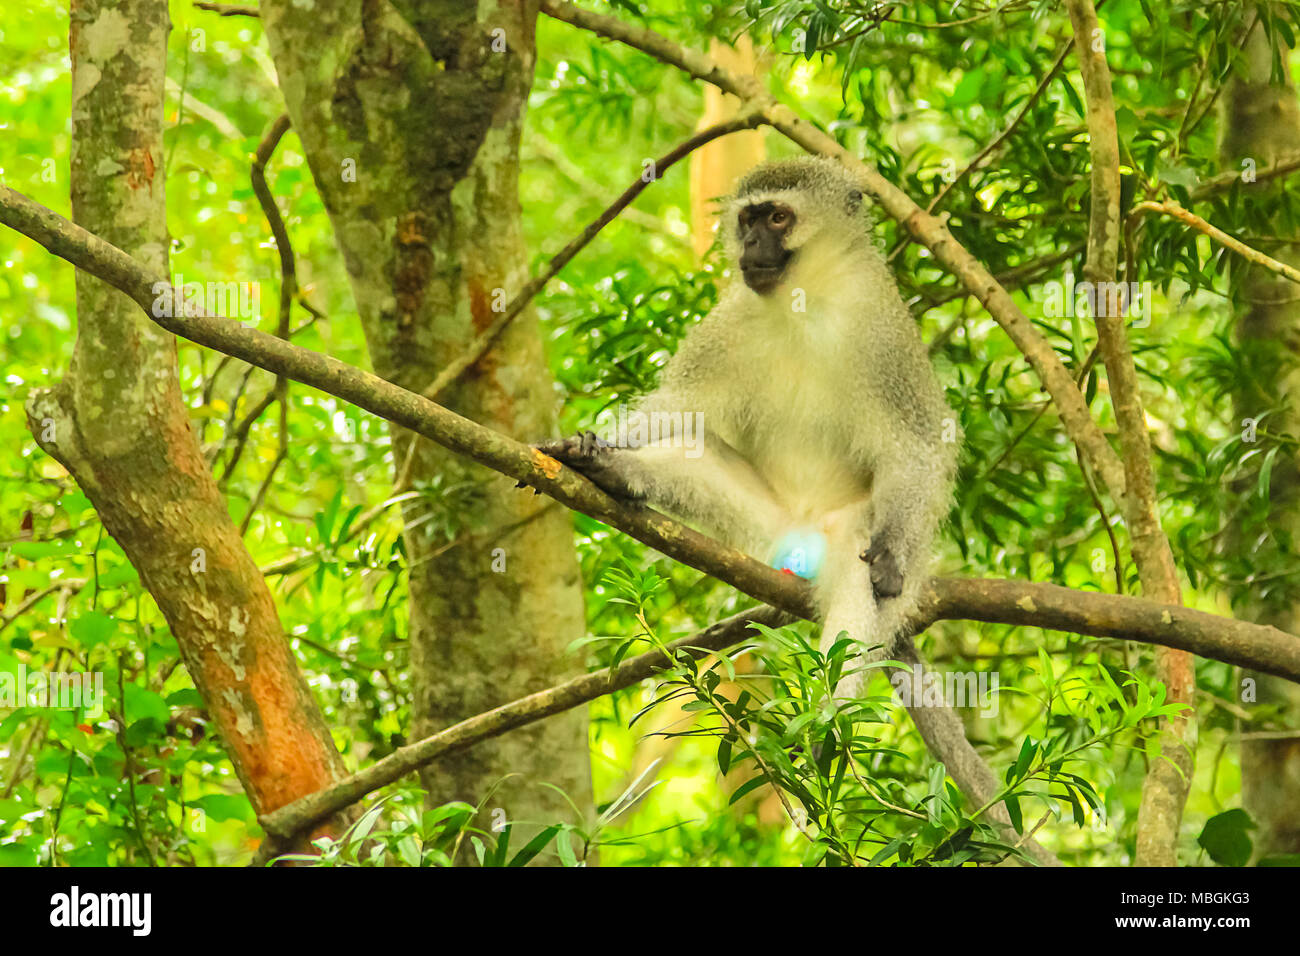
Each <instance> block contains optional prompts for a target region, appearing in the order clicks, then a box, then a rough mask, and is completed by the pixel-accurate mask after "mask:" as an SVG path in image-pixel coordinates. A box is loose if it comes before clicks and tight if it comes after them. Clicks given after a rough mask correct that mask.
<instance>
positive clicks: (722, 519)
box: [536, 432, 790, 560]
mask: <svg viewBox="0 0 1300 956" xmlns="http://www.w3.org/2000/svg"><path fill="white" fill-rule="evenodd" d="M679 444H680V443H676V442H673V441H671V440H668V441H665V442H661V443H658V444H651V445H646V446H644V447H640V448H618V447H615V446H613V445H611V444H609V443H608V442H605V441H603V440H602V439H600V438H597V437H596V435H594V434H593V433H591V432H585V433H583V434H581V435H576V436H574V437H572V438H561V439H556V440H553V441H547V442H542V443H540V444H539V445H537V446H536V447H537V448H538V450H539V451H542V452H544V453H546V454H548V455H550V456H551V457H553V458H556V459H559V460H560V461H562V462H564V463H565V464H566V465H568V466H569V467H570V468H573V469H574V470H575V471H579V472H582V474H584V475H586V476H587V477H588V478H590V479H591V480H592V482H594V483H595V484H597V485H599V486H600V487H601V488H603V489H604V490H605V491H608V492H609V493H610V494H612V495H614V496H615V497H619V498H625V499H631V500H634V501H644V502H645V503H647V504H649V505H650V506H652V507H655V508H659V509H662V510H663V511H666V512H668V513H670V514H672V515H673V516H674V517H677V518H680V519H681V520H683V521H686V522H688V523H690V524H695V525H698V526H700V527H702V528H704V529H706V530H708V531H710V532H712V533H713V534H715V535H717V536H719V537H720V538H722V539H723V540H724V541H726V542H727V543H728V544H731V545H734V546H735V547H739V548H743V549H745V550H747V551H749V552H750V553H751V554H753V555H754V556H755V557H758V558H760V559H762V560H767V559H768V558H769V557H770V556H769V555H768V554H767V553H766V552H767V551H768V550H770V548H771V545H772V542H774V541H775V540H776V538H777V537H779V535H780V534H781V532H782V531H784V530H785V529H786V528H787V527H788V526H789V524H790V522H789V519H788V517H787V515H786V513H785V510H784V509H783V508H782V507H781V505H780V504H779V503H778V502H777V500H776V498H775V496H774V495H773V494H772V490H771V488H770V487H769V486H768V484H767V483H766V482H765V481H764V480H763V478H762V477H761V476H760V475H759V474H758V473H757V472H756V471H755V470H754V469H753V468H752V467H751V466H750V465H749V463H748V462H747V461H745V459H744V458H743V457H742V456H741V455H739V454H738V453H737V452H736V451H735V449H733V448H732V447H731V446H730V445H728V444H727V443H726V442H725V441H723V440H722V439H720V438H718V437H717V436H716V435H714V434H712V433H709V432H706V433H705V436H704V441H703V443H702V447H701V448H699V449H695V450H694V453H693V454H692V453H691V452H690V451H689V450H688V449H686V448H683V447H679Z"/></svg>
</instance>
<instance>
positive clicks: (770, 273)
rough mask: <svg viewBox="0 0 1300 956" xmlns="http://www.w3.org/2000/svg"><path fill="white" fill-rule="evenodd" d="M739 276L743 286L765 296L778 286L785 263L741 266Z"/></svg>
mask: <svg viewBox="0 0 1300 956" xmlns="http://www.w3.org/2000/svg"><path fill="white" fill-rule="evenodd" d="M740 274H741V275H742V276H744V279H745V285H747V286H749V287H750V288H751V289H753V290H754V291H755V292H757V293H759V295H765V294H767V293H768V292H771V291H772V290H773V289H775V288H776V287H777V286H778V285H780V283H781V276H782V275H784V274H785V263H781V264H780V265H770V266H769V265H758V264H752V265H743V266H741V267H740Z"/></svg>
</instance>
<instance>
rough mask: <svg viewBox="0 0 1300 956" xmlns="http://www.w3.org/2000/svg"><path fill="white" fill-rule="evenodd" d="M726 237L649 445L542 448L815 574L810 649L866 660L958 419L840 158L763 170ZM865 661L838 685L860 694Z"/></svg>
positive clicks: (937, 507)
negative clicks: (836, 650)
mask: <svg viewBox="0 0 1300 956" xmlns="http://www.w3.org/2000/svg"><path fill="white" fill-rule="evenodd" d="M722 228H723V229H724V230H725V247H726V254H727V260H728V262H730V263H733V264H738V265H739V268H740V276H741V277H742V278H743V280H744V281H743V282H735V281H733V282H732V283H731V284H730V285H729V286H728V288H727V289H726V290H725V291H724V293H723V294H722V296H721V298H720V300H719V302H718V304H717V306H716V307H715V308H714V309H713V311H712V312H710V313H709V314H708V316H707V317H706V318H705V319H704V320H703V321H702V322H701V323H700V324H699V325H698V326H696V327H695V328H694V329H692V330H691V331H690V332H689V333H688V334H687V335H686V337H685V338H684V339H683V341H682V343H681V346H680V348H679V349H678V350H677V353H676V354H675V355H674V356H673V357H672V359H670V360H669V362H668V363H667V365H666V366H665V367H664V369H663V372H662V375H661V378H660V385H659V387H658V389H657V390H656V391H654V392H653V393H652V394H650V395H648V396H646V397H645V398H644V399H643V400H642V401H640V402H639V403H638V406H637V409H636V410H637V411H638V412H640V413H642V414H641V416H638V418H637V419H636V420H637V421H638V423H640V424H641V425H645V423H647V422H648V423H649V431H650V432H651V434H650V437H649V440H648V441H647V442H646V443H645V444H642V445H641V446H640V447H617V445H616V444H614V443H611V442H608V441H605V440H603V439H600V438H597V437H596V436H595V435H594V434H593V433H591V432H587V433H585V434H583V435H579V436H576V437H574V438H569V439H560V440H556V441H549V442H543V443H542V444H540V445H539V446H538V448H539V449H540V450H542V451H544V452H546V453H547V454H549V455H551V456H553V457H555V458H557V459H559V460H560V461H562V462H564V463H565V464H566V465H568V466H570V467H572V468H575V469H577V470H578V471H580V472H582V473H583V474H584V475H586V476H587V477H588V478H590V479H591V480H592V481H593V482H595V483H596V484H598V485H600V486H601V487H602V488H604V489H605V490H607V491H609V492H610V493H611V494H614V495H616V496H622V497H625V498H632V499H637V500H640V501H643V502H645V503H646V504H648V505H650V506H651V507H655V508H659V509H662V510H664V511H666V512H668V513H669V514H672V515H674V516H676V517H678V518H680V519H682V520H684V521H686V522H688V523H690V524H693V525H696V526H697V527H699V528H700V529H701V530H704V531H706V532H709V533H711V534H713V535H715V536H716V537H718V538H720V539H721V540H723V541H725V542H727V543H728V544H731V545H733V546H735V547H737V548H740V549H741V550H743V551H746V552H747V553H749V554H750V555H752V556H754V557H755V558H758V559H760V560H763V561H765V562H769V563H775V564H776V566H777V567H783V568H785V569H786V570H791V571H793V572H796V573H800V574H803V575H804V576H805V577H810V578H813V579H814V587H815V594H816V599H817V606H818V610H819V612H820V615H821V618H822V620H823V624H824V626H823V636H822V641H821V647H822V650H823V651H826V650H828V649H829V648H830V647H831V646H832V645H833V644H834V643H835V641H836V640H837V639H838V638H839V636H840V634H841V632H847V633H848V635H849V637H851V638H852V639H853V640H855V641H857V642H859V643H860V644H861V645H863V649H864V650H868V651H869V653H868V654H867V655H866V658H867V660H872V659H877V660H878V659H880V658H881V657H883V656H884V655H885V654H887V653H888V652H889V651H890V650H891V649H892V646H893V642H894V639H895V637H896V636H897V635H898V633H899V631H900V629H901V627H902V624H903V622H904V619H905V618H906V616H907V614H908V612H910V611H911V610H913V609H914V607H915V605H916V600H917V595H918V593H919V589H920V586H921V584H922V583H923V581H924V578H925V574H926V570H927V564H928V560H929V557H930V550H931V546H932V543H933V539H934V536H935V533H936V531H937V530H938V527H939V525H940V523H941V522H942V521H943V520H944V518H946V516H947V513H948V509H949V505H950V501H951V497H952V484H953V478H954V472H955V467H956V458H957V450H958V432H957V428H956V424H955V421H954V417H953V414H952V411H951V410H950V409H949V407H948V405H947V403H946V402H945V400H944V395H943V391H942V389H941V388H940V386H939V383H938V381H937V380H936V378H935V376H934V372H933V370H932V369H931V367H930V362H929V358H928V356H927V354H926V349H925V346H924V345H923V343H922V342H921V337H920V335H919V334H918V332H917V328H916V322H915V321H914V320H913V318H912V316H911V315H910V314H909V313H908V310H907V307H906V306H905V305H904V304H903V301H902V299H901V298H900V297H899V294H898V289H897V287H896V286H895V284H894V279H893V277H892V276H891V275H890V273H889V270H888V268H887V266H886V264H885V261H884V258H883V257H882V256H881V254H880V252H879V250H878V249H877V247H876V245H875V243H874V241H873V239H872V237H871V234H870V222H869V218H868V215H867V212H866V210H865V209H864V203H863V196H862V192H861V190H860V189H859V188H858V187H857V185H856V184H855V182H854V181H853V179H852V177H851V176H850V175H849V174H848V172H847V171H846V170H844V169H843V168H842V167H841V166H840V165H839V164H838V163H836V162H835V161H833V160H829V159H811V158H804V159H794V160H785V161H779V162H769V163H764V164H762V165H760V166H758V167H756V168H755V169H753V170H752V171H750V172H749V173H748V174H747V175H746V176H745V177H744V178H743V179H742V180H741V181H740V183H739V185H738V188H737V190H736V193H735V195H734V196H733V197H731V198H730V199H729V201H728V203H727V206H726V212H725V214H724V218H723V220H722ZM656 413H658V414H656ZM694 422H699V423H700V424H702V426H703V429H702V431H703V435H702V442H697V439H699V438H700V437H701V436H699V435H697V434H694V433H693V429H692V428H691V426H692V424H693V423H694ZM656 425H657V426H658V428H657V431H658V434H654V432H655V431H656ZM639 437H644V435H642V436H639ZM635 444H638V442H636V441H629V442H628V445H629V446H631V445H635ZM863 663H864V662H863V661H859V662H858V665H857V667H856V671H855V673H854V674H851V675H849V676H847V677H846V678H845V680H844V681H842V682H841V684H840V686H839V688H838V689H837V694H838V695H839V696H842V697H843V696H855V695H857V694H858V692H859V691H860V689H861V680H862V676H863V674H862V669H863V668H862V666H861V665H862V664H863Z"/></svg>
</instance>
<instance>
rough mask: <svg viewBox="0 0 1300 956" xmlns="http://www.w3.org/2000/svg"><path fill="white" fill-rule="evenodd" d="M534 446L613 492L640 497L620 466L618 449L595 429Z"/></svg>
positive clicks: (630, 496) (619, 495) (614, 493)
mask: <svg viewBox="0 0 1300 956" xmlns="http://www.w3.org/2000/svg"><path fill="white" fill-rule="evenodd" d="M533 447H534V448H536V449H537V450H538V451H540V452H541V453H542V454H544V455H550V456H551V457H552V458H554V459H556V460H557V461H560V462H563V463H564V464H565V465H567V466H568V467H570V468H572V469H573V470H574V471H576V472H579V473H580V474H583V475H586V476H587V477H588V478H590V479H591V480H592V481H593V482H594V483H595V484H597V485H599V486H600V487H601V488H603V489H604V490H605V491H607V492H609V493H610V494H612V495H615V496H617V497H620V498H636V497H638V496H637V495H634V494H633V493H632V492H631V490H630V489H629V488H628V485H627V479H626V476H625V475H624V473H623V470H622V469H621V468H619V461H620V455H619V454H618V448H617V447H615V446H614V445H612V444H610V443H609V442H607V441H605V439H603V438H600V437H599V436H598V435H597V434H596V433H595V432H590V431H588V432H582V433H581V434H578V435H574V436H572V437H571V438H552V439H549V440H547V441H543V442H538V443H537V444H535V445H533Z"/></svg>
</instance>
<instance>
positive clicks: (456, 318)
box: [261, 0, 591, 832]
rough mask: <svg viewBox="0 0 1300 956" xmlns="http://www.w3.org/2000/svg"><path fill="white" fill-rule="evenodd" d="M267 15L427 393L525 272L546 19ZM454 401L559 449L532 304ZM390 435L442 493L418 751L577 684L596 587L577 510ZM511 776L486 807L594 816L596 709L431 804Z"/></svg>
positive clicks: (419, 657)
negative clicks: (506, 708) (580, 540)
mask: <svg viewBox="0 0 1300 956" xmlns="http://www.w3.org/2000/svg"><path fill="white" fill-rule="evenodd" d="M261 11H262V20H263V22H264V24H265V27H266V31H267V36H268V38H269V40H270V45H271V52H272V55H273V56H274V59H275V62H276V67H277V69H278V71H279V73H280V76H281V78H282V79H281V86H282V89H283V90H284V93H285V98H286V100H287V103H288V109H289V114H290V116H291V118H292V121H293V125H294V128H295V129H296V130H297V131H298V134H299V136H300V137H301V138H302V142H303V146H304V148H305V150H306V154H307V160H308V163H309V165H310V166H311V169H312V173H313V176H314V177H315V180H316V184H317V187H318V189H319V190H320V193H321V196H322V198H323V201H324V203H325V207H326V209H327V210H328V212H329V215H330V218H331V221H332V223H333V226H334V231H335V235H336V237H337V240H338V244H339V247H340V249H341V250H342V253H343V257H344V261H345V263H346V265H347V269H348V274H349V278H350V281H351V284H352V290H353V294H354V296H355V298H356V303H357V309H358V312H359V313H360V316H361V322H362V326H363V328H364V331H365V335H366V341H367V344H368V347H369V351H370V356H371V360H372V363H373V365H374V369H375V372H376V373H377V374H378V375H380V376H381V377H383V378H386V379H388V380H389V381H391V382H394V383H397V384H399V385H402V386H404V387H406V388H409V389H411V390H413V391H416V392H419V391H422V390H424V389H425V388H426V387H427V386H428V385H429V384H430V383H431V382H432V381H433V380H434V379H435V377H436V375H437V373H438V372H439V370H440V369H442V368H444V367H445V366H447V365H448V364H449V363H450V362H452V361H453V360H454V359H455V358H456V357H457V356H458V355H460V354H461V353H462V352H463V351H464V350H465V348H466V347H467V346H468V345H469V343H470V342H471V341H472V340H473V338H474V336H475V335H476V334H477V333H479V332H480V331H482V330H483V329H484V328H486V327H487V326H488V325H490V324H491V322H492V320H493V318H494V317H496V315H497V314H499V312H500V311H501V309H502V308H504V306H505V304H506V303H507V302H508V301H509V300H510V298H511V297H512V295H513V294H514V293H515V292H516V291H518V289H519V288H520V287H521V286H522V285H523V283H524V282H525V281H526V279H527V271H526V266H527V257H526V254H525V250H524V246H523V241H522V236H521V232H520V224H519V207H518V192H517V185H516V183H517V177H518V147H519V138H520V131H521V126H522V123H523V111H524V106H525V104H526V99H527V95H528V91H529V88H530V87H531V84H532V77H533V64H534V55H535V50H534V35H533V31H534V25H535V19H536V15H537V9H536V4H535V3H534V2H503V3H489V2H483V3H480V4H477V5H476V4H470V3H463V2H454V0H411V2H406V3H396V4H379V3H372V2H367V3H363V4H354V3H349V2H342V0H328V2H317V3H315V4H313V5H312V8H311V9H309V10H308V9H303V8H301V7H299V6H297V5H295V4H293V3H290V2H269V3H265V4H263V6H262V8H261ZM440 401H442V402H443V403H444V404H445V405H446V406H447V407H449V408H451V409H454V410H455V411H457V412H459V413H460V414H462V415H464V416H466V417H467V418H470V419H473V420H474V421H477V422H480V423H482V424H484V425H486V426H488V427H490V428H492V429H494V430H496V431H499V432H503V433H505V434H507V435H510V436H513V437H516V438H519V439H523V440H535V439H538V438H541V437H545V436H548V435H550V434H552V433H553V430H554V409H555V399H554V394H553V388H552V379H551V376H550V374H549V371H548V369H547V367H546V362H545V359H544V355H543V351H542V342H541V337H540V335H539V331H538V327H537V322H536V317H535V315H534V314H533V313H532V311H531V310H527V311H525V312H524V313H523V314H521V315H520V316H519V317H518V318H517V319H515V321H514V322H513V323H511V325H510V326H509V327H508V328H507V329H506V331H505V332H504V333H503V334H502V335H501V337H500V338H499V339H498V340H497V341H496V343H495V345H494V346H493V348H492V349H491V350H490V351H489V352H488V353H487V354H486V355H485V356H484V357H483V358H482V359H481V360H480V361H479V362H478V363H476V364H475V365H474V366H472V367H471V368H470V369H469V370H468V371H467V372H466V373H465V374H464V375H463V376H461V378H460V380H459V381H458V382H455V383H452V384H451V385H449V386H448V387H447V388H446V389H445V390H443V391H442V392H441V394H440ZM392 436H393V449H394V472H395V474H396V475H397V476H398V480H399V481H400V480H402V478H403V476H409V479H410V480H411V481H412V482H413V483H414V485H415V486H416V487H421V486H422V485H423V486H425V487H428V488H430V489H431V490H430V492H429V494H428V495H425V496H421V497H418V498H415V499H413V500H411V501H409V502H408V503H407V505H406V506H405V512H404V518H405V521H406V527H407V532H406V549H407V557H408V562H409V564H408V566H409V576H410V601H411V619H410V641H411V669H412V687H413V698H414V699H413V711H414V720H413V727H412V733H413V735H414V736H416V737H424V736H427V735H428V734H430V733H433V732H434V731H436V730H439V729H441V728H443V727H446V726H449V725H451V724H454V723H455V722H457V721H459V720H461V719H463V718H465V717H468V716H471V715H473V714H477V713H481V712H483V711H487V710H490V709H492V708H493V707H496V706H498V705H500V704H503V703H505V702H507V701H509V700H512V699H514V698H516V697H520V696H523V695H526V694H528V693H531V692H534V691H538V690H541V689H543V688H545V687H547V686H549V685H550V684H553V683H555V682H556V679H557V678H559V677H560V676H561V675H562V673H563V672H564V671H565V670H566V669H570V668H571V665H572V663H573V662H571V661H568V660H566V658H565V648H566V646H567V645H568V643H569V642H570V641H571V640H572V639H573V638H575V637H577V636H580V635H581V634H582V633H583V632H584V617H583V607H582V587H581V580H580V577H579V569H578V564H577V560H576V556H575V553H574V545H573V531H572V525H571V522H570V518H569V516H568V515H567V514H565V513H564V512H563V511H562V510H560V509H556V508H549V509H548V508H546V507H545V505H546V503H545V502H544V501H541V500H539V499H536V498H535V497H534V496H533V495H531V494H528V493H526V492H521V491H519V490H517V489H516V488H515V487H514V485H513V484H512V483H511V482H510V481H508V480H505V479H503V478H502V477H501V476H500V475H498V474H495V473H493V472H490V471H488V470H487V469H485V468H483V467H482V466H480V465H477V464H474V463H472V462H468V461H466V460H464V459H462V458H458V457H457V456H455V455H453V454H451V453H449V452H448V451H446V450H445V449H443V448H440V447H437V446H435V445H434V444H432V443H431V442H428V441H426V440H423V439H417V438H416V437H415V436H414V434H413V433H412V432H409V431H406V430H404V429H401V428H394V429H393V430H392ZM412 441H415V442H416V447H415V449H414V453H413V455H412V454H411V443H412ZM408 455H409V456H410V458H411V460H410V462H409V465H408V461H407V459H408ZM444 527H446V528H447V532H446V535H445V536H444V535H442V534H435V533H432V532H433V531H434V529H443V528H444ZM448 537H450V538H451V539H452V540H453V542H454V543H453V544H452V546H451V547H447V546H446V545H447V544H448V541H447V538H448ZM507 774H517V775H519V776H517V777H514V778H512V779H510V780H509V781H507V782H506V784H505V785H504V786H503V787H502V788H501V789H499V790H498V791H497V792H496V795H495V796H494V797H493V802H492V804H491V807H490V808H489V809H491V808H496V807H500V808H502V809H504V810H505V811H506V816H507V817H508V818H509V819H511V820H527V821H531V822H548V821H554V820H558V819H567V818H568V816H570V815H571V810H569V809H568V806H567V804H566V802H565V801H564V800H563V798H562V797H560V796H559V795H558V794H556V793H554V792H553V791H551V790H550V789H548V788H545V787H540V786H537V784H538V783H540V782H543V781H545V782H549V783H552V784H555V785H557V786H559V787H561V788H562V789H563V790H565V791H566V792H567V793H568V794H569V795H570V796H571V797H572V798H573V799H574V800H575V801H576V802H577V803H578V804H579V805H580V806H581V805H586V804H590V802H591V781H590V765H589V756H588V742H587V722H586V713H585V708H582V709H579V710H576V711H573V712H571V713H566V714H564V715H562V716H560V717H557V718H556V719H555V720H552V721H548V722H546V723H545V724H537V725H533V726H530V727H528V728H527V729H525V730H524V731H523V732H521V733H519V734H512V735H511V736H509V737H506V738H502V739H500V740H495V741H493V742H491V743H490V744H489V745H488V746H486V747H482V748H477V749H475V750H473V751H471V752H466V753H461V754H456V755H453V756H451V757H449V759H448V760H447V761H445V762H442V763H440V764H439V765H438V766H437V767H436V768H432V769H429V770H427V771H426V772H425V774H424V784H425V786H426V787H427V788H428V790H429V794H430V800H431V801H432V802H435V803H441V802H444V801H446V800H452V799H459V800H467V801H469V802H471V803H477V802H478V801H479V800H480V799H482V798H483V797H484V796H485V795H486V793H487V792H488V790H489V789H490V788H491V787H493V786H494V785H495V784H497V783H499V782H500V781H501V780H502V778H504V777H506V775H507ZM516 832H518V831H516Z"/></svg>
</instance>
